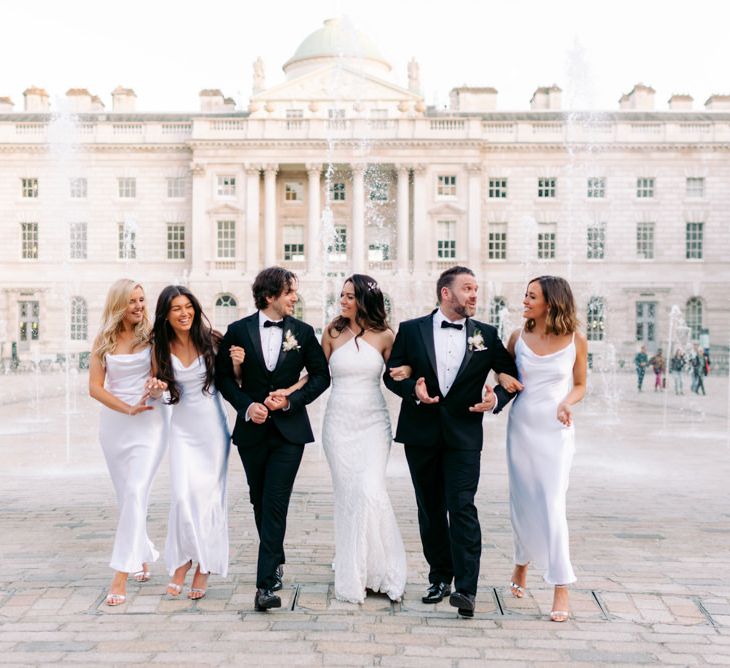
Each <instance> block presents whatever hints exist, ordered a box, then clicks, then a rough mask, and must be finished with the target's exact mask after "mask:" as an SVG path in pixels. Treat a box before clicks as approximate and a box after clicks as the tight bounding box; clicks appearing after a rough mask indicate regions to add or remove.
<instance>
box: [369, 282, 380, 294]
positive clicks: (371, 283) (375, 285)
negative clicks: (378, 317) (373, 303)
mask: <svg viewBox="0 0 730 668" xmlns="http://www.w3.org/2000/svg"><path fill="white" fill-rule="evenodd" d="M377 287H378V284H377V283H376V282H375V281H368V290H369V291H370V292H372V291H373V290H376V289H377Z"/></svg>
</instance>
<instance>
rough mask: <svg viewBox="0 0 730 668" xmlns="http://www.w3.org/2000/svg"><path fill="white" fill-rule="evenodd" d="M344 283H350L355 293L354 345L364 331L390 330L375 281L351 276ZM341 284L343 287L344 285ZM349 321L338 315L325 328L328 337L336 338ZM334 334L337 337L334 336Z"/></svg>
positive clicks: (361, 275)
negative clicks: (357, 329)
mask: <svg viewBox="0 0 730 668" xmlns="http://www.w3.org/2000/svg"><path fill="white" fill-rule="evenodd" d="M345 283H352V287H353V290H354V292H355V306H356V309H357V311H356V314H355V322H354V323H353V324H355V325H359V327H360V331H359V332H357V333H356V334H355V345H357V340H358V339H359V338H360V337H361V336H362V335H363V334H365V330H367V329H372V330H373V331H375V332H384V331H385V330H386V329H390V325H389V324H388V319H387V315H386V313H385V300H384V299H383V293H382V292H381V290H380V287H379V286H378V283H377V281H376V280H375V279H374V278H373V277H372V276H366V275H365V274H353V275H352V276H350V277H349V278H346V279H345ZM345 283H343V284H342V285H343V287H344V285H345ZM349 323H350V321H349V320H348V319H347V318H345V317H344V316H342V315H338V316H337V317H336V318H335V319H334V320H333V321H332V322H331V323H330V324H329V327H328V328H327V332H328V334H329V335H330V336H332V337H335V338H337V336H339V335H340V334H342V332H343V330H345V329H346V328H347V326H348V325H349ZM335 332H337V335H336V336H335Z"/></svg>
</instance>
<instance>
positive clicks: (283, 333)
mask: <svg viewBox="0 0 730 668" xmlns="http://www.w3.org/2000/svg"><path fill="white" fill-rule="evenodd" d="M291 325H292V323H291V321H290V319H289V316H286V317H285V318H284V328H283V329H282V330H281V345H280V346H279V357H277V358H276V366H275V367H274V373H276V372H277V371H278V370H279V367H281V365H282V364H284V360H285V359H286V356H287V355H288V353H289V351H288V350H284V343H285V341H286V333H287V332H291V333H292V336H293V337H294V338H296V332H295V331H294V328H293V327H292V326H291Z"/></svg>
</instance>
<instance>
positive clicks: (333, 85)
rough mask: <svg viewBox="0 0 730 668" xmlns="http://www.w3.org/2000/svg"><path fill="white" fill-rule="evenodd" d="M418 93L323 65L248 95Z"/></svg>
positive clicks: (359, 97)
mask: <svg viewBox="0 0 730 668" xmlns="http://www.w3.org/2000/svg"><path fill="white" fill-rule="evenodd" d="M421 99H422V98H421V96H420V95H416V94H415V93H412V92H411V91H409V90H408V89H406V88H401V87H400V86H396V85H395V84H392V83H390V82H389V81H385V80H384V79H379V78H378V77H375V76H373V75H372V74H367V73H365V72H357V71H355V70H353V69H350V68H348V67H341V66H338V65H325V66H323V67H321V68H318V69H316V70H314V71H312V72H308V73H307V74H304V75H302V76H300V77H297V78H296V79H292V80H290V81H285V82H284V83H281V84H278V85H276V86H273V87H271V88H269V89H268V90H264V91H262V92H260V93H257V94H256V95H253V96H252V97H251V102H264V103H265V102H276V101H294V100H306V101H311V100H336V101H338V102H339V101H366V100H379V101H390V102H401V101H403V100H405V101H413V102H415V101H418V100H421Z"/></svg>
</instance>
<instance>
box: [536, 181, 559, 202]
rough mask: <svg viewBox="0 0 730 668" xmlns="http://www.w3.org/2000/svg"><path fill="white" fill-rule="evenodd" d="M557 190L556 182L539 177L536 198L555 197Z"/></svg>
mask: <svg viewBox="0 0 730 668" xmlns="http://www.w3.org/2000/svg"><path fill="white" fill-rule="evenodd" d="M557 190H558V180H557V179H556V178H553V177H551V176H550V177H541V178H539V179H538V180H537V196H538V197H543V198H545V197H555V196H556V195H557Z"/></svg>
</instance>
